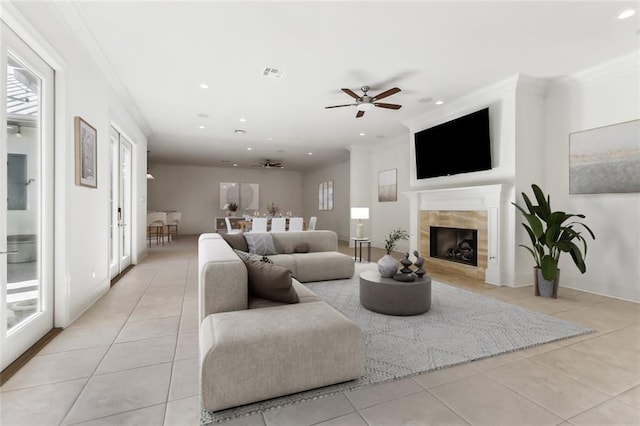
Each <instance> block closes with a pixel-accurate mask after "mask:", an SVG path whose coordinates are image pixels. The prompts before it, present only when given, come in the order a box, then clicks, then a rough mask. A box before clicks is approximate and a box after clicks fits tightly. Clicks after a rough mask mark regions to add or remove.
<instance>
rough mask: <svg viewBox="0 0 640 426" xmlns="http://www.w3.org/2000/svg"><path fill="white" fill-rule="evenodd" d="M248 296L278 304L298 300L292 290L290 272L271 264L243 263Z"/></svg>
mask: <svg viewBox="0 0 640 426" xmlns="http://www.w3.org/2000/svg"><path fill="white" fill-rule="evenodd" d="M244 264H245V265H246V266H247V278H248V283H249V294H250V295H251V296H254V297H260V298H262V299H267V300H272V301H274V302H280V303H298V302H300V298H299V297H298V293H296V291H295V290H294V288H293V285H292V281H291V271H289V270H288V269H287V268H284V267H282V266H278V265H275V264H273V263H266V262H260V261H256V260H248V261H245V262H244Z"/></svg>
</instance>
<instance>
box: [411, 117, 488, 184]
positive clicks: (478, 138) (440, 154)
mask: <svg viewBox="0 0 640 426" xmlns="http://www.w3.org/2000/svg"><path fill="white" fill-rule="evenodd" d="M415 145H416V175H417V178H418V179H426V178H432V177H437V176H449V175H456V174H460V173H469V172H477V171H481V170H491V141H490V136H489V108H484V109H481V110H480V111H476V112H473V113H471V114H468V115H465V116H463V117H460V118H456V119H455V120H451V121H448V122H446V123H443V124H439V125H437V126H435V127H431V128H429V129H425V130H422V131H420V132H417V133H416V134H415Z"/></svg>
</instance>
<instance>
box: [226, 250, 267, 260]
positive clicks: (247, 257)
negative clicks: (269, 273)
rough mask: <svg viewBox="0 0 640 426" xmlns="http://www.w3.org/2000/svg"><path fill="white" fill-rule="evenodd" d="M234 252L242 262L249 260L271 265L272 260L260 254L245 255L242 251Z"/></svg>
mask: <svg viewBox="0 0 640 426" xmlns="http://www.w3.org/2000/svg"><path fill="white" fill-rule="evenodd" d="M233 251H235V252H236V254H237V255H238V257H239V258H240V259H242V260H244V261H249V260H257V261H259V262H267V263H273V260H271V259H269V258H268V257H267V256H263V255H261V254H251V253H247V252H246V251H242V250H233Z"/></svg>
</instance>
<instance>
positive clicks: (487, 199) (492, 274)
mask: <svg viewBox="0 0 640 426" xmlns="http://www.w3.org/2000/svg"><path fill="white" fill-rule="evenodd" d="M402 194H403V195H405V196H406V197H408V198H409V206H410V215H409V226H410V229H411V231H410V232H409V233H410V241H409V243H410V247H420V241H419V239H420V211H424V210H435V211H437V210H458V211H484V210H486V211H487V221H488V223H487V232H488V236H487V244H488V245H487V257H488V258H487V270H486V274H485V282H487V283H489V284H495V285H501V276H500V275H501V274H500V208H501V199H502V184H493V185H479V186H468V187H458V188H444V189H427V190H418V191H406V192H403V193H402Z"/></svg>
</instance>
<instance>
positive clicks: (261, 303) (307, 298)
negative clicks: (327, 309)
mask: <svg viewBox="0 0 640 426" xmlns="http://www.w3.org/2000/svg"><path fill="white" fill-rule="evenodd" d="M292 283H293V289H294V290H295V291H296V293H297V294H298V299H300V303H309V302H321V301H322V299H320V297H319V296H318V295H317V294H315V293H314V292H312V291H311V290H309V289H308V288H307V287H305V286H304V285H302V284H300V283H299V282H298V280H296V279H295V278H294V279H293V280H292ZM280 305H284V303H281V302H274V301H273V300H267V299H262V298H260V297H252V296H250V297H249V309H259V308H271V307H273V306H280Z"/></svg>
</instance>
